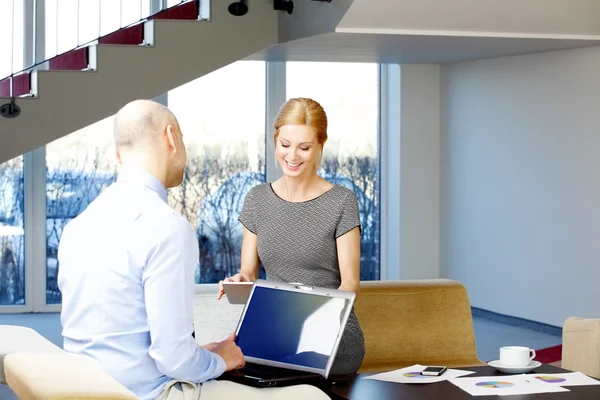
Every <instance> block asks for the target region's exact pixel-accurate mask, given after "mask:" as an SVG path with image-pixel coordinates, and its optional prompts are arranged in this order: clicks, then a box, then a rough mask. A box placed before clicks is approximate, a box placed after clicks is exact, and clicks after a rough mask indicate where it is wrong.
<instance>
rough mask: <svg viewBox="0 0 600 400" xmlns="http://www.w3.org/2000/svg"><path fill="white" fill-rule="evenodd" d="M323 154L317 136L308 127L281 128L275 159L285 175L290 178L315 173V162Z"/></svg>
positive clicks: (289, 126)
mask: <svg viewBox="0 0 600 400" xmlns="http://www.w3.org/2000/svg"><path fill="white" fill-rule="evenodd" d="M320 152H321V145H320V144H319V142H318V141H317V134H316V133H315V131H314V129H313V128H311V127H310V126H308V125H284V126H282V127H281V128H279V136H277V140H276V143H275V157H276V158H277V161H278V162H279V165H280V166H281V170H282V171H283V174H284V175H286V176H290V177H297V176H302V175H305V174H314V173H315V162H316V160H317V156H318V155H319V153H320Z"/></svg>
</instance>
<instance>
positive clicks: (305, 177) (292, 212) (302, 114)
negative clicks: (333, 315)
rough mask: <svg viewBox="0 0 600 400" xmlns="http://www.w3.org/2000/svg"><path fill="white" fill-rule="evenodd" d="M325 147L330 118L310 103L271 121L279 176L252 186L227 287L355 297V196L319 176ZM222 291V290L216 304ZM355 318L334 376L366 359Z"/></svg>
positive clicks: (288, 107)
mask: <svg viewBox="0 0 600 400" xmlns="http://www.w3.org/2000/svg"><path fill="white" fill-rule="evenodd" d="M326 141H327V115H326V114H325V111H324V110H323V108H322V107H321V105H320V104H319V103H317V102H316V101H314V100H312V99H308V98H294V99H290V100H288V101H287V102H286V103H285V104H284V105H283V107H282V108H281V110H280V112H279V114H278V116H277V119H276V121H275V133H274V136H273V144H274V146H275V158H276V159H277V162H278V163H279V165H280V167H281V169H282V171H283V176H282V177H281V178H280V179H278V180H277V181H275V182H273V183H265V184H261V185H258V186H255V187H253V188H252V189H251V190H250V191H249V192H248V194H247V195H246V198H245V200H244V207H243V209H242V212H241V214H240V217H239V220H240V222H241V223H242V225H243V227H244V236H243V242H242V254H241V270H240V273H239V274H237V275H235V276H233V277H230V278H227V279H226V280H227V281H248V282H252V281H255V280H256V279H258V272H259V268H260V264H261V262H262V264H263V266H264V268H265V270H266V272H267V277H268V279H269V280H274V281H282V282H302V283H303V284H306V285H312V286H320V287H327V288H333V289H340V290H346V291H352V292H356V293H357V294H358V291H359V282H360V218H359V213H358V201H357V199H356V196H355V195H354V192H352V191H351V190H349V189H346V188H344V187H342V186H339V185H334V184H332V183H330V182H328V181H327V180H325V179H323V178H321V177H320V176H319V175H317V170H318V169H319V165H320V162H321V157H322V154H323V146H324V145H325V142H326ZM223 293H224V291H223V288H222V285H221V290H220V292H219V295H218V298H221V296H222V295H223ZM364 351H365V350H364V338H363V333H362V330H361V328H360V325H359V323H358V319H357V318H356V315H355V314H354V312H352V313H351V315H350V318H349V319H348V324H347V326H346V330H345V331H344V335H343V336H342V340H341V342H340V346H339V350H338V354H337V357H336V359H335V361H334V364H333V366H332V369H331V374H345V373H354V372H356V371H357V370H358V368H359V367H360V364H361V363H362V360H363V357H364Z"/></svg>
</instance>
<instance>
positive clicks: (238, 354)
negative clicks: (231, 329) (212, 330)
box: [213, 333, 246, 371]
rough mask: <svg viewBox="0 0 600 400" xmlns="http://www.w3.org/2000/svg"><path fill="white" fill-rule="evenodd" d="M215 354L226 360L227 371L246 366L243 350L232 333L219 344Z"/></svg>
mask: <svg viewBox="0 0 600 400" xmlns="http://www.w3.org/2000/svg"><path fill="white" fill-rule="evenodd" d="M213 352H215V353H217V354H218V355H220V356H221V357H222V358H223V360H225V365H226V368H225V371H231V370H233V369H238V368H241V367H243V366H244V365H246V361H245V360H244V355H243V354H242V350H241V349H240V348H239V347H238V346H237V345H236V344H235V334H234V333H232V334H231V335H229V337H228V338H227V339H225V340H223V341H222V342H220V343H218V344H217V346H216V347H215V349H214V350H213Z"/></svg>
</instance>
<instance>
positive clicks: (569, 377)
mask: <svg viewBox="0 0 600 400" xmlns="http://www.w3.org/2000/svg"><path fill="white" fill-rule="evenodd" d="M526 376H528V377H529V378H531V379H536V380H539V381H540V382H543V383H546V384H548V385H557V386H588V385H600V381H597V380H596V379H594V378H590V377H589V376H587V375H585V374H582V373H581V372H565V373H562V374H528V375H526Z"/></svg>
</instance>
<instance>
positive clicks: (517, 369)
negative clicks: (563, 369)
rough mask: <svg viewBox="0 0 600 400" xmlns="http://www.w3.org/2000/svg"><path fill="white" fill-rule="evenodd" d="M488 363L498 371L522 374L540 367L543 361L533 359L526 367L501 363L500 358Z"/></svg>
mask: <svg viewBox="0 0 600 400" xmlns="http://www.w3.org/2000/svg"><path fill="white" fill-rule="evenodd" d="M488 365H489V366H490V367H494V368H496V369H497V370H498V371H500V372H504V373H506V374H522V373H524V372H529V371H531V370H534V369H536V368H538V367H539V366H540V365H542V363H541V362H539V361H532V362H531V363H529V365H527V366H525V367H511V366H507V365H502V364H500V360H494V361H490V362H489V363H488Z"/></svg>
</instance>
